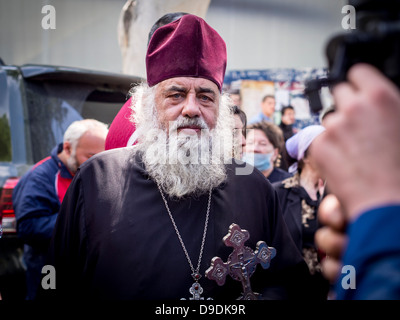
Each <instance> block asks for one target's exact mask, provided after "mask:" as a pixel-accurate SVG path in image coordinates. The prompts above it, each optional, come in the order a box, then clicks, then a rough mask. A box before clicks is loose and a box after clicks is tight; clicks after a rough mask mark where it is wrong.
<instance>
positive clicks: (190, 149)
mask: <svg viewBox="0 0 400 320" xmlns="http://www.w3.org/2000/svg"><path fill="white" fill-rule="evenodd" d="M153 89H154V88H148V87H147V85H142V86H141V87H139V88H136V91H135V93H134V97H133V100H135V101H141V102H142V103H139V104H138V103H136V105H135V106H134V109H135V113H134V121H135V123H136V130H138V135H139V141H138V143H137V144H136V146H135V149H136V152H140V153H141V154H142V160H143V162H144V164H145V167H146V171H147V172H148V174H149V175H150V177H151V178H152V179H153V180H154V181H155V182H156V183H157V184H159V185H160V186H161V187H162V188H163V190H164V191H165V192H166V193H167V194H168V195H169V196H171V197H177V198H180V197H183V196H185V195H189V194H190V195H194V196H198V195H201V194H204V193H206V192H208V191H209V190H210V189H212V188H216V187H218V186H219V185H220V184H222V183H223V182H224V181H226V167H225V164H226V163H231V160H232V139H233V138H232V130H233V128H234V117H233V115H232V114H231V112H230V111H229V107H228V101H229V100H228V99H226V98H223V97H221V103H220V107H219V115H218V120H217V125H216V128H215V129H214V130H209V129H208V128H207V125H206V123H205V122H204V120H202V119H201V118H185V117H179V118H178V119H177V120H176V121H174V122H171V123H170V128H169V132H167V130H166V129H160V128H159V127H160V125H159V123H158V120H157V116H156V112H155V106H154V91H153ZM222 119H223V121H222ZM187 125H197V126H199V127H200V128H202V130H201V134H200V137H199V136H198V135H197V134H195V135H188V134H182V133H179V134H177V128H179V127H180V126H187Z"/></svg>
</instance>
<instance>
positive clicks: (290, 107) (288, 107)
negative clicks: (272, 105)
mask: <svg viewBox="0 0 400 320" xmlns="http://www.w3.org/2000/svg"><path fill="white" fill-rule="evenodd" d="M290 109H291V110H293V111H294V108H293V106H291V105H288V106H285V107H283V108H282V110H281V115H282V116H283V115H284V114H285V112H286V110H290Z"/></svg>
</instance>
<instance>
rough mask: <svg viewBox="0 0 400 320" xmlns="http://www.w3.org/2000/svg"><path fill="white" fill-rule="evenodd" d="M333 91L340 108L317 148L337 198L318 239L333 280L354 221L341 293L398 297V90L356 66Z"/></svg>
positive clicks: (323, 214)
mask: <svg viewBox="0 0 400 320" xmlns="http://www.w3.org/2000/svg"><path fill="white" fill-rule="evenodd" d="M333 93H334V97H335V104H336V106H337V110H336V112H335V113H333V114H332V115H330V117H329V118H328V119H327V123H326V132H325V133H324V134H322V135H321V136H320V137H318V138H317V139H316V140H315V142H314V144H313V146H312V148H311V153H312V154H313V155H314V156H315V158H316V159H317V161H318V165H319V167H320V169H321V170H322V172H323V175H324V176H325V177H326V179H327V185H328V188H329V190H330V191H331V192H332V194H334V195H336V196H337V199H336V198H334V197H332V196H329V197H327V198H326V199H325V200H324V201H323V202H322V203H321V206H320V218H321V219H322V221H323V223H325V224H327V226H328V227H327V228H325V229H322V230H320V231H318V233H317V242H318V244H319V246H320V247H321V249H322V250H324V251H325V252H327V254H328V255H329V256H330V258H328V259H327V260H326V269H327V272H328V273H329V274H330V277H331V278H333V277H334V274H335V273H336V275H337V274H338V272H340V264H339V262H338V260H337V259H338V258H339V257H340V256H341V253H342V251H343V249H344V247H346V241H347V240H346V238H345V236H344V234H343V233H341V232H343V229H344V226H345V225H346V224H347V225H348V226H347V230H348V231H347V235H348V244H347V247H346V250H345V253H344V256H343V262H342V264H343V265H344V266H350V269H351V270H350V269H345V270H347V271H346V272H344V273H343V274H342V279H339V281H338V282H337V290H336V291H337V298H338V299H400V233H399V228H400V125H399V123H400V93H399V90H398V88H397V87H396V86H395V85H394V84H393V83H392V82H390V81H389V80H388V79H387V78H385V77H384V76H383V75H382V74H381V73H380V72H379V71H378V70H376V69H375V68H374V67H372V66H369V65H366V64H359V65H355V66H354V67H352V68H351V69H350V71H349V73H348V82H346V83H342V84H339V85H337V86H336V87H335V88H334V92H333ZM337 200H339V202H338V201H337ZM353 267H354V268H353ZM348 270H350V271H348ZM335 271H336V272H335ZM351 273H352V274H351ZM352 276H354V277H355V278H354V279H352V278H351V277H352ZM341 280H342V281H341ZM352 287H353V288H352Z"/></svg>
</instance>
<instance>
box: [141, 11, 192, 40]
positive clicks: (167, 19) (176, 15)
mask: <svg viewBox="0 0 400 320" xmlns="http://www.w3.org/2000/svg"><path fill="white" fill-rule="evenodd" d="M187 14H189V13H186V12H170V13H166V14H164V15H163V16H162V17H161V18H160V19H158V20H157V21H156V23H155V24H153V26H152V27H151V29H150V32H149V37H148V39H147V45H149V42H150V39H151V37H152V36H153V34H154V32H156V30H157V29H158V28H160V27H162V26H165V25H166V24H168V23H171V22H174V21H176V20H178V19H180V18H182V17H183V16H184V15H187Z"/></svg>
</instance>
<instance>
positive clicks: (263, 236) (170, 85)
mask: <svg viewBox="0 0 400 320" xmlns="http://www.w3.org/2000/svg"><path fill="white" fill-rule="evenodd" d="M225 68H226V46H225V42H224V41H223V39H222V38H221V37H220V36H219V34H218V33H217V32H216V31H215V30H214V29H212V28H211V27H210V26H209V25H208V24H207V23H206V22H205V21H204V20H203V19H201V18H199V17H197V16H194V15H190V14H188V15H184V16H183V17H181V18H180V19H178V20H176V21H174V22H171V23H169V24H167V25H165V26H162V27H160V28H159V29H157V30H156V32H155V33H154V34H153V36H152V37H151V40H150V43H149V46H148V51H147V55H146V69H147V83H146V84H142V85H140V86H138V87H136V88H135V91H134V93H133V97H132V101H133V103H134V104H135V112H134V115H133V122H134V124H135V125H136V132H137V136H138V143H137V144H136V145H135V146H133V147H127V148H119V149H114V150H109V151H107V152H104V153H103V154H101V155H98V156H96V157H94V158H93V159H92V160H91V161H89V162H87V163H85V165H83V166H82V167H81V168H80V169H79V171H78V173H77V175H76V176H75V178H74V181H73V182H72V184H71V186H70V189H69V190H68V193H67V195H66V197H65V200H64V202H63V205H62V209H61V214H60V216H59V218H58V222H57V226H56V230H55V233H54V235H53V240H52V246H51V250H50V252H51V259H50V260H49V262H48V263H49V264H51V265H53V266H54V267H55V269H56V271H57V289H56V290H48V292H46V293H50V295H55V296H56V297H57V298H65V297H67V298H71V297H73V298H78V299H79V298H81V299H88V298H95V299H123V300H126V299H137V300H146V299H181V298H186V299H189V298H190V297H191V295H193V298H200V299H201V297H205V298H214V299H217V298H223V299H227V298H228V299H229V298H231V299H235V298H237V297H238V296H239V295H240V291H241V285H240V282H236V281H234V280H232V279H230V278H229V279H227V280H226V283H225V285H223V286H218V284H217V283H216V282H215V281H213V280H210V279H208V278H206V277H205V276H204V275H205V271H206V269H207V268H209V266H210V263H211V260H212V258H213V257H215V256H219V257H221V258H222V259H225V260H226V259H227V257H228V255H229V254H230V252H231V251H232V249H231V248H228V247H226V246H225V245H224V243H223V241H222V238H223V237H224V236H225V235H226V234H227V232H228V229H229V226H230V225H231V224H232V223H236V224H238V225H240V226H241V227H242V228H244V229H246V230H248V231H249V233H250V239H249V240H248V241H247V243H246V246H248V247H250V248H252V249H255V248H256V244H257V242H258V241H259V240H263V241H265V242H266V243H267V244H268V245H269V246H272V247H274V248H275V249H276V251H277V254H276V257H275V258H274V259H273V260H272V261H271V266H270V268H269V269H268V270H262V269H261V268H258V269H257V270H256V272H255V273H254V276H253V277H252V285H253V289H254V290H255V291H257V292H260V293H261V294H263V295H264V296H265V297H267V298H287V297H290V293H293V292H292V291H291V290H290V289H291V286H292V287H294V288H296V287H297V288H298V287H299V285H298V283H299V281H301V279H303V277H305V276H306V274H305V273H303V272H307V271H306V270H307V267H306V266H305V264H304V263H303V262H302V257H301V255H300V253H299V252H298V250H297V249H296V247H295V245H294V243H293V241H292V239H291V238H290V235H289V233H288V230H287V227H286V225H285V223H284V222H283V219H282V216H281V212H280V208H279V204H278V199H277V197H276V194H275V192H274V190H273V188H272V187H271V185H270V184H269V183H268V182H267V180H266V179H265V178H264V177H263V175H262V174H261V173H260V172H258V171H257V170H253V168H252V167H251V170H250V171H249V170H245V169H246V167H247V168H248V166H247V165H245V164H244V163H242V162H241V163H240V164H237V163H236V162H233V161H231V157H232V147H233V145H232V140H233V135H232V130H233V129H234V118H233V114H232V112H231V110H230V108H229V98H227V96H225V95H224V94H221V88H222V84H223V79H224V74H225ZM239 169H243V170H239ZM193 290H195V291H196V292H195V293H194V291H193ZM197 293H198V295H196V294H197ZM200 295H201V297H200Z"/></svg>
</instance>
